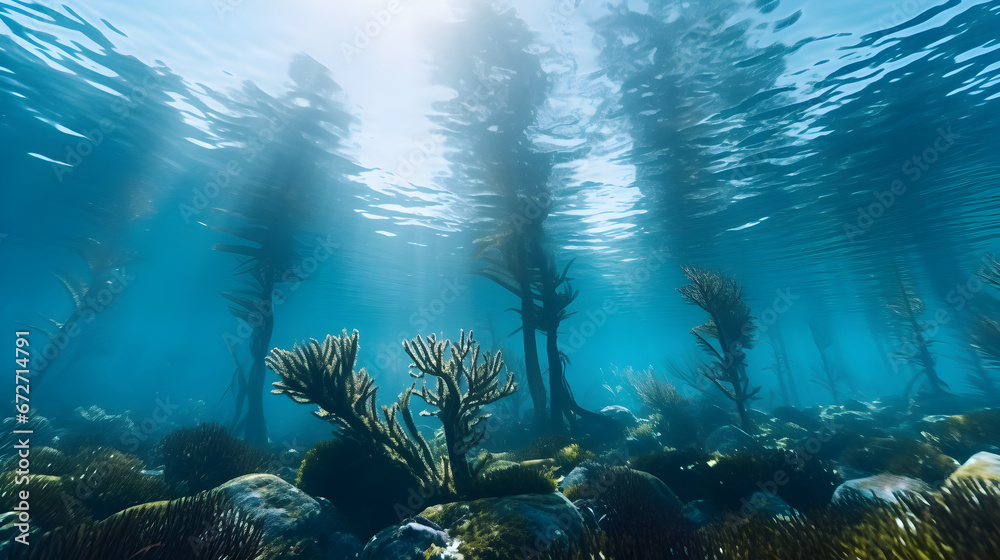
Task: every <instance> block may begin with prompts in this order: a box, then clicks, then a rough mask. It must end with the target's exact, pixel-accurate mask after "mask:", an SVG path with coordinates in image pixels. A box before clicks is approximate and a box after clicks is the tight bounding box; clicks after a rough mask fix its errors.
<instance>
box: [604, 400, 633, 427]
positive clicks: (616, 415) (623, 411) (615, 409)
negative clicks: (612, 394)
mask: <svg viewBox="0 0 1000 560" xmlns="http://www.w3.org/2000/svg"><path fill="white" fill-rule="evenodd" d="M601 414H602V415H604V416H607V417H609V418H613V419H615V420H617V421H618V422H619V423H620V424H621V425H623V426H625V427H626V428H634V427H636V426H637V425H638V424H639V419H638V418H636V417H635V415H634V414H632V411H630V410H629V409H627V408H625V407H624V406H621V405H618V404H614V405H611V406H606V407H604V408H602V409H601Z"/></svg>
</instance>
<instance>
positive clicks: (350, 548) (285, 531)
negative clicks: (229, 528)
mask: <svg viewBox="0 0 1000 560" xmlns="http://www.w3.org/2000/svg"><path fill="white" fill-rule="evenodd" d="M216 491H217V492H219V493H220V494H222V495H223V496H225V497H226V498H227V499H228V500H229V502H230V503H231V504H232V507H233V508H234V509H235V510H237V511H238V512H239V513H240V514H241V515H242V516H244V517H245V518H247V519H248V520H250V521H251V522H253V523H254V524H255V525H257V526H260V527H261V529H262V531H263V537H264V543H265V545H266V546H267V548H268V550H269V551H272V553H274V554H275V556H274V558H289V559H290V558H295V559H301V560H306V559H309V560H313V559H315V560H320V559H324V560H325V559H335V558H336V559H339V558H354V557H355V555H356V554H358V553H360V552H361V548H362V545H361V542H360V541H359V540H358V539H357V537H355V536H354V535H353V534H351V533H350V532H349V531H348V529H347V526H346V525H345V524H344V523H343V522H342V521H341V520H340V519H339V518H338V516H337V514H336V511H335V510H334V509H333V507H332V506H330V505H329V503H326V504H324V503H323V502H321V501H318V500H315V499H313V498H311V497H310V496H309V495H307V494H306V493H304V492H303V491H302V490H299V489H298V488H296V487H295V486H293V485H291V484H289V483H287V482H285V481H284V480H282V479H280V478H278V477H276V476H274V475H270V474H250V475H246V476H241V477H239V478H236V479H234V480H231V481H229V482H227V483H225V484H223V485H222V486H219V487H218V488H217V489H216Z"/></svg>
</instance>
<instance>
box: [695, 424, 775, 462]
mask: <svg viewBox="0 0 1000 560" xmlns="http://www.w3.org/2000/svg"><path fill="white" fill-rule="evenodd" d="M760 449H762V446H761V445H760V444H759V443H757V441H756V440H755V439H753V436H751V435H750V434H748V433H746V432H744V431H743V430H741V429H739V428H737V427H736V426H732V425H729V424H727V425H725V426H719V427H718V428H716V430H715V431H714V432H712V433H711V434H709V435H708V437H707V438H705V451H708V452H709V453H711V452H713V451H714V452H716V453H721V454H722V455H731V454H733V453H736V452H737V451H758V450H760Z"/></svg>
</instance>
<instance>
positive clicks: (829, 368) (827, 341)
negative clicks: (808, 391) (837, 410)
mask: <svg viewBox="0 0 1000 560" xmlns="http://www.w3.org/2000/svg"><path fill="white" fill-rule="evenodd" d="M810 319H811V320H810V321H809V332H810V333H811V334H812V339H813V343H814V344H816V350H817V351H818V352H819V357H820V360H821V364H822V366H821V369H820V370H818V371H816V372H814V374H813V381H815V382H816V384H817V385H819V386H821V387H823V388H824V389H826V390H827V391H829V392H830V396H832V397H833V404H835V405H839V404H840V383H841V381H843V379H842V377H841V373H840V372H839V371H837V369H836V368H835V367H834V365H833V364H831V363H830V357H829V356H828V355H827V353H828V350H827V349H828V348H830V346H831V345H832V344H833V340H832V337H831V335H830V329H829V328H828V327H827V326H826V324H825V323H822V322H821V321H822V320H821V319H816V318H815V317H812V318H810Z"/></svg>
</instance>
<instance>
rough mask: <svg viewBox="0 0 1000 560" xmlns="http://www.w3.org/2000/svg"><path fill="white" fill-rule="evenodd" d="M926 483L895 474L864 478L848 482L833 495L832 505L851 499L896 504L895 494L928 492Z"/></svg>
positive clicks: (928, 487)
mask: <svg viewBox="0 0 1000 560" xmlns="http://www.w3.org/2000/svg"><path fill="white" fill-rule="evenodd" d="M930 491H931V487H930V486H928V485H927V484H926V483H924V482H922V481H920V480H917V479H914V478H910V477H908V476H899V475H895V474H878V475H875V476H869V477H866V478H855V479H852V480H848V481H846V482H844V483H843V484H841V485H840V486H838V487H837V490H836V491H834V493H833V501H834V503H844V502H845V501H848V500H850V499H852V498H877V499H879V500H882V501H885V502H897V501H898V499H897V497H896V494H897V493H922V492H930Z"/></svg>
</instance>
